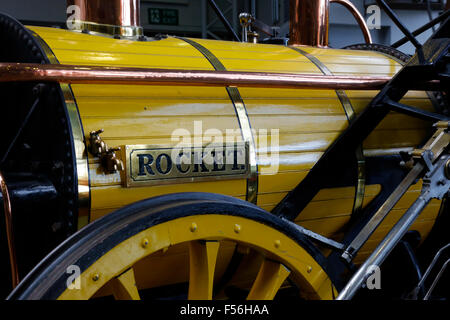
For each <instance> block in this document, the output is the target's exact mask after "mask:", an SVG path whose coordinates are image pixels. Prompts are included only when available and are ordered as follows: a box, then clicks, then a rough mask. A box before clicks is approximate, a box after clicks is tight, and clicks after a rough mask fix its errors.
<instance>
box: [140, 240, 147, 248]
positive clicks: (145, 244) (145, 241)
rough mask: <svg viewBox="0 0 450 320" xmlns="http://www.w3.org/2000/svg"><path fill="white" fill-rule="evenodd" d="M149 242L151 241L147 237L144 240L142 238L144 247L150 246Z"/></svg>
mask: <svg viewBox="0 0 450 320" xmlns="http://www.w3.org/2000/svg"><path fill="white" fill-rule="evenodd" d="M148 243H149V241H148V239H147V238H145V239H144V240H142V243H141V246H142V248H147V247H148Z"/></svg>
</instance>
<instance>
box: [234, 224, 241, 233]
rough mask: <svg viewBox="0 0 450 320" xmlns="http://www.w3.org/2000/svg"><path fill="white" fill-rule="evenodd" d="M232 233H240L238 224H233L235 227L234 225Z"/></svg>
mask: <svg viewBox="0 0 450 320" xmlns="http://www.w3.org/2000/svg"><path fill="white" fill-rule="evenodd" d="M234 232H236V233H239V232H241V226H240V225H238V224H235V225H234Z"/></svg>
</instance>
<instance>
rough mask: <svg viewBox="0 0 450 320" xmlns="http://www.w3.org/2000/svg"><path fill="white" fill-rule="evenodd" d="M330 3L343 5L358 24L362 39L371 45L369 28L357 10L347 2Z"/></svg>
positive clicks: (345, 0) (338, 0)
mask: <svg viewBox="0 0 450 320" xmlns="http://www.w3.org/2000/svg"><path fill="white" fill-rule="evenodd" d="M330 2H331V3H339V4H340V5H343V6H344V7H345V8H347V9H348V11H350V13H351V14H352V15H353V17H355V20H356V22H357V23H358V25H359V27H360V28H361V31H362V33H363V35H364V39H365V41H366V43H372V36H371V35H370V31H369V28H368V27H367V24H366V21H364V18H363V16H362V15H361V13H359V11H358V9H357V8H356V7H355V6H354V4H353V3H351V2H350V1H348V0H330Z"/></svg>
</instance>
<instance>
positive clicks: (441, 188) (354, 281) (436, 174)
mask: <svg viewBox="0 0 450 320" xmlns="http://www.w3.org/2000/svg"><path fill="white" fill-rule="evenodd" d="M449 169H450V157H449V155H448V154H443V155H441V156H440V157H439V159H438V160H437V161H436V163H435V164H433V165H432V167H430V168H429V171H428V173H427V174H426V175H425V177H424V178H423V188H422V193H421V195H420V196H419V197H418V198H417V200H416V201H415V202H414V204H413V205H412V206H411V207H410V208H409V209H408V211H406V213H405V214H404V215H403V216H402V217H401V218H400V220H399V221H398V222H397V223H396V224H395V226H394V227H393V228H392V229H391V231H390V232H389V233H388V235H387V236H386V237H385V238H384V239H383V240H382V241H381V243H380V244H379V245H378V246H377V248H376V249H375V250H374V252H373V253H372V254H371V255H370V257H369V258H368V259H367V260H366V261H365V262H364V263H363V264H362V265H361V266H360V268H359V269H358V271H357V272H356V273H355V274H354V275H353V277H352V278H351V279H350V281H349V282H348V283H347V285H346V286H345V288H344V289H343V290H342V291H341V292H340V294H339V296H338V297H337V300H349V299H351V298H353V296H354V295H355V294H356V293H357V292H358V290H359V289H360V288H361V287H362V285H363V284H364V282H365V281H366V280H367V278H368V277H369V276H370V275H371V274H370V272H369V270H371V269H372V268H373V266H378V267H379V266H380V265H381V264H382V263H383V261H384V260H385V259H386V257H387V256H388V255H389V254H390V253H391V251H392V250H393V249H394V248H395V246H396V245H397V243H398V242H399V241H400V240H401V239H402V238H403V236H404V235H405V233H406V232H407V231H408V230H409V228H410V227H411V225H412V224H413V223H414V221H415V220H416V219H417V217H418V216H419V215H420V213H421V212H422V211H423V209H424V208H425V207H426V206H427V204H428V203H429V202H430V200H431V199H442V197H443V196H444V195H445V194H446V193H447V192H448V191H449V189H450V179H449Z"/></svg>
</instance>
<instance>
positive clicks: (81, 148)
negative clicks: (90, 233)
mask: <svg viewBox="0 0 450 320" xmlns="http://www.w3.org/2000/svg"><path fill="white" fill-rule="evenodd" d="M31 33H32V34H33V36H34V37H35V38H36V40H37V41H38V42H39V44H40V45H41V48H42V49H43V50H44V53H45V54H46V56H47V58H48V60H49V62H50V63H51V64H59V61H58V59H57V58H56V56H55V54H54V53H53V51H52V50H51V48H50V47H49V46H48V45H47V43H46V42H45V41H44V39H42V38H41V36H39V35H38V34H37V33H35V32H33V31H31ZM60 88H61V91H62V94H63V96H64V102H65V105H66V109H67V114H68V116H69V120H70V126H71V130H72V136H73V146H74V149H75V157H76V174H77V177H78V221H86V220H85V219H84V217H89V215H90V205H91V195H90V178H89V163H88V157H87V152H86V144H85V138H84V132H83V126H82V124H81V119H80V114H79V111H78V106H77V104H76V102H75V98H74V95H73V92H72V89H71V87H70V85H69V84H65V83H61V84H60ZM80 218H81V219H80ZM87 222H89V218H88V219H87ZM81 227H83V225H80V224H78V228H81Z"/></svg>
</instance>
